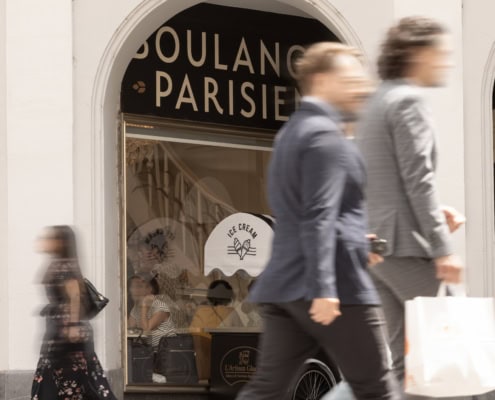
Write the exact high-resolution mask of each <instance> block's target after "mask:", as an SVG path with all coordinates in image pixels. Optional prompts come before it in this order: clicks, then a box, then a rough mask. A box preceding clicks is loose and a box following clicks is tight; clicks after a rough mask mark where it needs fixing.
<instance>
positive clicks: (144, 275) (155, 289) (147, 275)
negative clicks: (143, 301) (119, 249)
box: [129, 272, 160, 295]
mask: <svg viewBox="0 0 495 400" xmlns="http://www.w3.org/2000/svg"><path fill="white" fill-rule="evenodd" d="M156 277H157V274H155V273H153V272H141V273H138V274H136V275H133V276H131V278H130V279H129V285H130V284H131V282H132V281H133V280H135V279H139V280H141V281H143V282H146V283H147V284H148V285H150V287H151V294H153V295H157V294H160V284H159V283H158V280H157V279H156Z"/></svg>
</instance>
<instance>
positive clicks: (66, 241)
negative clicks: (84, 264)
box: [47, 225, 77, 258]
mask: <svg viewBox="0 0 495 400" xmlns="http://www.w3.org/2000/svg"><path fill="white" fill-rule="evenodd" d="M47 232H48V233H47V239H52V240H57V241H59V242H60V248H59V249H57V251H56V252H55V254H54V255H55V256H57V257H59V258H77V246H76V234H75V232H74V230H73V229H72V228H71V227H70V226H68V225H55V226H50V227H48V229H47Z"/></svg>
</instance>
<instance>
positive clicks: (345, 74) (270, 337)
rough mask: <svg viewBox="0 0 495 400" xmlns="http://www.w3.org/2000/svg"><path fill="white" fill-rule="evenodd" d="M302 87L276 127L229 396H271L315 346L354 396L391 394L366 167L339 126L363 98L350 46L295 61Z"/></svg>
mask: <svg viewBox="0 0 495 400" xmlns="http://www.w3.org/2000/svg"><path fill="white" fill-rule="evenodd" d="M296 68H297V73H298V84H299V86H300V89H301V91H302V93H303V95H304V97H303V98H302V101H301V105H300V107H299V109H298V110H297V111H296V112H295V113H294V114H293V115H292V116H291V118H290V119H289V121H288V122H287V123H286V124H285V125H284V127H283V128H282V129H281V131H280V132H279V133H278V135H277V137H276V141H275V147H274V151H273V155H272V160H271V164H270V169H269V176H268V194H269V202H270V207H271V208H272V211H273V213H274V216H275V218H276V225H275V236H274V240H273V248H272V256H271V259H270V261H269V263H268V265H267V267H266V269H265V271H264V272H263V273H262V275H261V276H260V278H259V279H258V281H257V282H256V284H255V285H254V287H253V289H252V292H251V300H252V301H255V302H258V303H262V304H263V305H262V315H263V320H264V333H263V335H262V337H261V342H260V356H259V358H258V363H257V364H258V368H257V373H256V375H255V377H254V378H253V379H252V380H251V381H250V382H249V383H248V384H247V385H246V386H245V387H244V388H243V390H242V391H241V393H240V394H239V396H238V397H237V399H238V400H269V399H270V400H271V399H273V400H275V399H276V400H280V399H283V398H284V395H285V393H286V392H287V385H288V383H289V382H290V380H291V377H293V375H294V374H295V372H296V371H297V369H298V368H299V367H300V366H301V365H302V364H303V362H304V360H305V359H307V358H309V357H312V356H314V355H315V354H316V352H317V351H318V350H319V349H320V348H321V349H323V350H324V351H325V352H326V353H327V355H328V356H329V357H331V358H332V359H333V360H334V361H335V362H336V363H337V365H338V366H339V368H340V369H341V371H342V373H343V375H344V376H345V377H346V379H347V381H348V382H349V384H350V385H351V387H352V390H353V392H354V394H355V395H356V397H357V398H358V399H364V398H366V399H368V400H370V399H393V400H395V399H398V398H399V397H400V394H399V391H398V387H397V383H396V381H395V378H394V376H393V374H392V373H391V370H390V362H389V358H388V353H387V346H386V337H385V335H384V331H385V329H384V319H383V315H382V312H381V308H380V307H379V298H378V294H377V292H376V291H375V288H374V286H373V283H372V281H371V278H370V276H369V274H368V271H367V264H368V240H367V238H366V233H367V223H366V215H365V211H364V194H363V190H364V189H363V186H364V184H365V180H366V177H365V169H364V166H363V163H362V160H361V157H360V154H359V152H358V151H357V149H356V147H355V146H354V144H353V143H352V142H351V141H349V140H347V139H346V138H345V136H344V134H343V132H342V130H341V125H342V115H348V114H350V113H355V112H357V110H358V109H359V107H360V106H361V104H362V99H363V94H364V93H363V88H364V82H366V76H365V73H364V70H363V68H362V66H361V64H360V62H359V60H358V59H357V57H356V54H355V52H354V50H353V49H352V48H349V47H348V46H345V45H342V44H338V43H330V42H323V43H318V44H315V45H313V46H311V47H310V48H309V49H307V50H306V52H305V54H304V55H303V57H302V58H301V59H300V60H299V61H298V63H297V65H296Z"/></svg>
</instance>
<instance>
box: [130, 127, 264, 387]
mask: <svg viewBox="0 0 495 400" xmlns="http://www.w3.org/2000/svg"><path fill="white" fill-rule="evenodd" d="M124 126H125V213H126V219H125V228H126V247H127V249H126V250H127V257H126V258H127V263H126V274H127V310H126V311H127V313H126V315H127V343H128V346H127V353H128V359H127V366H128V371H127V372H128V375H127V380H128V383H129V384H137V383H155V384H160V383H161V384H174V385H177V384H201V383H205V384H206V383H207V382H208V379H209V378H210V357H211V335H210V332H209V331H210V330H211V329H215V328H217V329H219V328H220V329H226V330H229V329H241V330H243V331H246V330H248V331H249V330H260V329H261V319H260V316H259V314H258V311H257V309H256V307H255V305H253V304H250V303H249V302H247V301H246V297H247V294H248V290H249V287H250V285H251V284H252V283H253V281H254V278H255V276H256V275H257V274H258V273H259V268H260V267H262V265H261V266H260V263H262V262H263V261H264V260H265V259H266V257H267V256H268V253H266V251H265V250H263V249H264V248H266V249H268V248H269V245H270V236H269V234H266V235H265V234H263V232H264V231H266V232H271V228H270V226H269V225H270V219H269V216H268V214H269V209H268V205H267V200H266V193H265V187H266V182H265V180H266V173H267V167H268V162H269V158H270V149H271V145H272V138H273V135H267V136H266V137H265V136H263V135H258V136H256V135H253V134H252V133H251V134H249V135H248V134H242V133H236V132H235V131H233V132H231V134H229V135H228V136H226V135H221V134H218V133H217V132H215V131H213V130H212V131H207V130H202V131H200V132H198V130H197V129H198V128H197V127H196V128H195V127H192V126H191V127H190V128H184V127H181V125H176V126H167V125H162V126H158V125H156V124H151V123H149V122H146V123H138V122H129V121H128V120H127V121H126V122H125V124H124ZM237 215H240V218H241V219H240V220H239V221H237V220H236V219H235V218H236V216H237ZM232 216H233V217H232ZM229 218H231V220H232V221H234V222H232V221H231V220H229ZM258 220H259V223H258V222H257V221H258ZM223 221H226V222H224V224H226V226H225V229H224V230H222V229H221V232H219V233H218V234H214V232H215V228H217V227H219V226H220V227H222V225H221V224H222V222H223ZM246 221H247V222H246ZM253 221H254V222H253ZM262 236H263V237H262ZM209 240H210V242H211V246H210V248H208V246H207V244H208V241H209ZM264 251H265V253H266V254H263V252H264ZM205 257H209V260H208V259H206V260H205ZM228 257H230V260H232V261H229V259H228ZM260 257H262V259H260ZM263 257H264V258H263ZM257 260H258V261H257ZM260 260H261V261H260ZM226 265H228V267H227V268H225V266H226ZM143 310H144V311H143ZM143 314H146V315H145V316H143ZM179 350H180V352H179Z"/></svg>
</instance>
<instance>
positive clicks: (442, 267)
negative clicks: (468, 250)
mask: <svg viewBox="0 0 495 400" xmlns="http://www.w3.org/2000/svg"><path fill="white" fill-rule="evenodd" d="M435 266H436V268H437V278H438V279H440V280H442V281H444V282H445V283H460V282H461V281H462V273H463V271H464V265H463V264H462V261H461V259H460V258H459V257H458V256H456V255H450V256H444V257H438V258H435Z"/></svg>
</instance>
